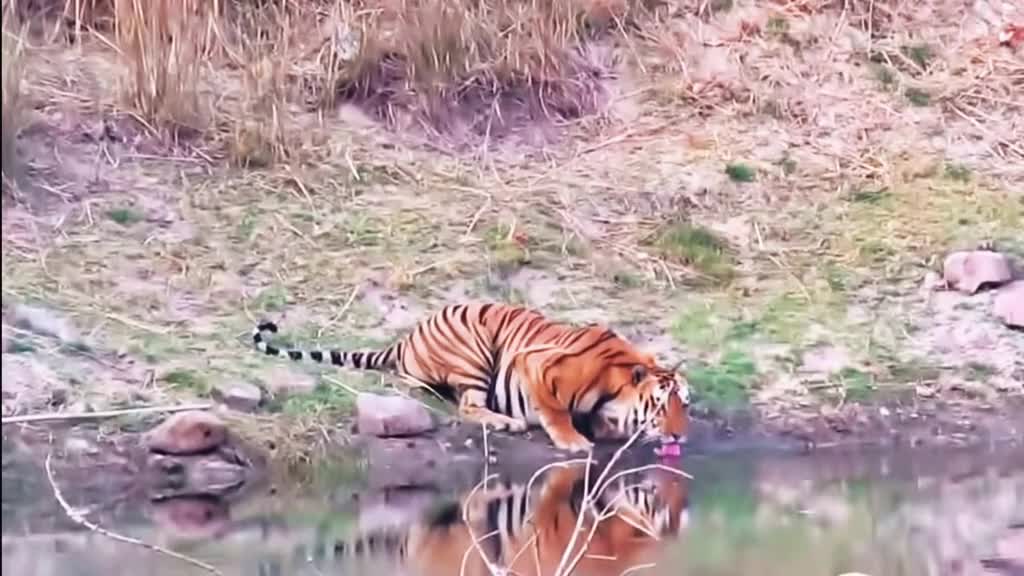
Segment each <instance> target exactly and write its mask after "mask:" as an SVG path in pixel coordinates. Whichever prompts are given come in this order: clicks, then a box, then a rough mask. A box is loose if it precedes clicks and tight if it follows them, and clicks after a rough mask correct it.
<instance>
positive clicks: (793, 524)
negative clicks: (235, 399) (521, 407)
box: [3, 450, 1024, 576]
mask: <svg viewBox="0 0 1024 576" xmlns="http://www.w3.org/2000/svg"><path fill="white" fill-rule="evenodd" d="M679 468H681V469H685V470H686V471H687V472H688V473H690V474H691V475H692V476H693V479H686V478H683V477H681V476H679V475H678V474H676V473H674V472H671V471H667V470H663V469H652V468H649V469H646V470H642V471H638V472H633V473H628V474H624V475H622V476H620V477H618V478H615V479H614V481H613V482H611V483H609V486H608V488H607V489H606V490H605V491H604V492H603V493H602V494H601V495H600V497H599V498H597V500H596V507H597V508H600V509H602V510H605V511H608V512H609V514H608V515H607V516H608V517H607V518H606V519H605V520H603V521H602V522H600V523H597V524H596V527H595V523H594V522H593V516H592V515H588V514H584V515H583V517H582V520H581V519H580V518H581V515H580V511H581V510H585V509H587V508H585V507H583V506H582V505H581V503H582V502H583V501H584V493H585V492H586V490H585V486H584V485H587V486H593V484H594V480H595V479H594V478H593V477H591V478H590V479H589V480H588V479H587V477H586V473H585V468H584V467H583V466H577V467H574V468H573V467H570V468H552V469H550V470H549V471H548V472H547V473H543V474H535V472H536V471H535V470H530V469H518V470H515V471H509V472H504V471H500V470H498V471H496V470H489V472H491V473H495V472H497V475H496V477H495V478H494V479H493V480H492V481H491V482H489V483H488V484H487V486H486V488H485V487H483V486H480V487H478V488H477V489H476V491H475V492H474V491H473V487H474V486H473V484H474V483H478V482H479V480H480V475H477V476H476V477H475V478H469V479H463V480H452V481H451V482H450V483H448V482H442V483H440V484H441V485H440V486H434V487H432V488H403V489H380V488H374V487H373V486H370V485H368V484H367V480H366V478H365V476H362V475H360V474H353V469H352V466H349V465H347V464H346V463H339V464H338V466H337V471H338V472H337V473H330V472H325V473H324V474H323V475H322V476H321V477H320V479H319V480H318V481H316V482H314V483H312V484H310V485H308V486H305V487H301V488H300V487H295V486H281V487H279V488H278V489H277V490H276V492H275V493H274V494H270V493H268V491H267V490H260V493H259V494H258V495H248V496H246V497H243V498H240V499H237V500H233V501H223V500H216V499H196V498H193V499H179V500H172V501H166V502H161V503H151V502H146V501H143V502H141V503H140V502H139V501H138V500H137V499H134V498H132V497H131V496H130V495H127V494H125V495H123V496H124V497H123V498H121V499H119V500H117V501H115V502H113V503H112V502H103V501H101V500H102V499H104V498H106V499H109V497H108V495H107V496H102V497H101V496H100V495H99V494H98V493H94V494H93V496H89V494H87V493H82V494H78V495H77V496H76V498H77V500H76V501H75V505H76V506H84V507H86V508H87V509H89V510H90V513H89V517H90V518H91V519H93V520H96V521H99V522H100V523H101V524H103V525H104V526H105V527H107V528H110V529H112V530H115V531H117V532H120V533H122V534H125V535H128V536H132V537H135V538H139V539H143V540H146V541H148V542H153V543H157V544H160V545H162V546H166V547H169V548H172V549H174V550H176V551H178V552H181V553H184V554H187V555H189V556H192V557H195V558H197V559H200V560H202V561H204V562H208V563H211V564H213V565H215V566H217V567H218V568H219V569H220V570H221V571H222V573H223V574H225V575H243V574H244V575H247V576H248V575H251V576H278V575H281V576H284V575H309V576H319V575H326V574H331V575H350V574H351V575H364V574H365V575H372V576H391V575H396V576H397V575H405V574H408V575H413V574H416V575H451V576H456V575H459V574H466V575H474V576H475V575H485V574H492V573H496V574H500V573H501V572H500V569H501V568H502V567H506V568H507V567H510V566H511V568H512V569H513V570H512V572H511V573H515V574H522V575H533V574H545V575H548V574H556V571H557V569H558V566H559V565H560V564H561V565H562V567H563V572H562V573H563V574H564V573H568V572H567V571H566V570H567V568H568V566H570V565H572V559H573V558H572V557H573V555H572V554H567V555H566V554H564V553H565V551H566V550H567V549H568V548H569V547H570V540H571V539H572V534H573V532H574V530H575V529H576V528H577V526H579V527H580V531H579V534H580V535H579V536H577V540H576V541H577V543H581V542H582V541H584V540H588V541H589V546H588V548H587V551H586V553H585V554H582V555H579V556H580V558H579V561H578V564H577V565H576V570H575V572H573V573H574V574H578V575H587V576H597V575H616V576H618V575H620V574H652V575H669V574H671V575H673V576H680V575H683V576H698V575H699V576H712V575H714V576H725V575H758V576H772V575H778V576H782V575H786V576H805V575H806V576H812V575H813V576H830V575H838V574H842V573H845V572H860V573H864V574H870V575H873V576H880V575H884V576H902V575H907V576H932V575H935V576H939V575H941V576H947V575H949V576H954V575H961V574H962V575H975V574H992V575H997V574H1003V575H1009V574H1015V575H1019V574H1024V455H1022V453H1021V451H1020V450H1016V451H1014V452H1002V453H979V452H976V451H975V452H966V451H965V452H951V453H942V454H936V453H930V452H924V451H918V452H915V453H913V454H895V453H889V454H875V455H858V456H854V455H849V454H847V455H831V456H830V455H824V454H821V455H815V456H804V457H797V456H779V455H761V456H756V457H755V456H752V455H731V456H726V457H723V456H715V457H690V458H684V460H683V462H682V463H681V464H680V465H679ZM595 474H596V472H595ZM531 479H533V484H532V485H531V484H530V481H531ZM471 494H472V497H470V495H471ZM90 498H94V499H95V500H96V501H95V502H92V503H91V504H90V502H89V501H88V500H89V499H90ZM588 501H589V500H588ZM616 506H617V508H616ZM616 510H617V513H614V511H616ZM588 534H589V536H588ZM474 541H475V543H474ZM467 550H468V552H467ZM574 550H576V551H578V550H579V547H577V548H574ZM481 553H483V554H485V555H486V556H487V558H488V559H489V560H490V562H491V564H492V566H491V568H489V567H488V566H487V564H486V563H485V562H483V561H482V560H481V557H480V554H481ZM563 555H566V556H567V559H566V560H563ZM492 569H493V572H492ZM3 570H4V573H5V574H17V575H24V576H30V575H38V576H88V575H97V576H98V575H108V574H143V573H151V574H155V575H171V574H174V575H183V574H202V573H203V572H202V571H201V570H199V569H195V568H193V567H190V566H188V565H186V564H183V563H181V562H180V561H177V560H174V559H171V558H168V557H165V556H161V555H159V554H155V553H153V552H150V551H148V550H145V549H143V548H140V547H138V546H131V545H125V544H122V543H118V542H114V541H112V540H110V539H108V538H105V537H103V536H100V535H98V534H94V533H90V532H88V531H85V530H82V529H80V528H78V527H77V526H75V525H74V524H72V523H70V522H68V521H67V520H66V518H65V517H64V516H63V514H62V512H61V510H60V509H59V508H58V507H56V505H55V503H54V501H53V498H52V494H51V493H50V492H49V484H48V483H47V481H46V478H45V476H44V475H41V469H40V467H39V463H38V462H34V463H26V462H22V461H18V460H16V459H15V458H13V457H10V456H9V455H8V454H6V453H5V463H4V485H3ZM8 570H12V572H7V571H8Z"/></svg>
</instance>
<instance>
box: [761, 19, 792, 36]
mask: <svg viewBox="0 0 1024 576" xmlns="http://www.w3.org/2000/svg"><path fill="white" fill-rule="evenodd" d="M765 30H766V31H767V32H768V33H769V34H773V35H776V36H783V35H785V34H786V33H787V32H789V20H786V19H785V18H784V17H782V16H772V17H771V18H769V19H768V24H767V25H766V26H765Z"/></svg>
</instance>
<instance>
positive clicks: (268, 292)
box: [252, 284, 288, 312]
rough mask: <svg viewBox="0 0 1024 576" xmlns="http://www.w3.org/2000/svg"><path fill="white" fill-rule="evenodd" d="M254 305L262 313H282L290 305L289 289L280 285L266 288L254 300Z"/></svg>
mask: <svg viewBox="0 0 1024 576" xmlns="http://www.w3.org/2000/svg"><path fill="white" fill-rule="evenodd" d="M252 305H253V308H255V309H257V310H259V311H261V312H280V311H282V310H284V309H285V307H286V306H287V305H288V289H287V288H285V287H284V286H282V285H280V284H276V285H274V286H271V287H270V288H266V289H264V290H263V291H261V292H260V293H259V294H258V295H257V296H256V297H255V298H253V304H252Z"/></svg>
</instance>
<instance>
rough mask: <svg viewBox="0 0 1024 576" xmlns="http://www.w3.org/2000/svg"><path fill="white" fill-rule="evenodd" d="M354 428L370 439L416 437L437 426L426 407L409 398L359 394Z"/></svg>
mask: <svg viewBox="0 0 1024 576" xmlns="http://www.w3.org/2000/svg"><path fill="white" fill-rule="evenodd" d="M356 426H357V429H358V430H359V433H360V434H366V435H370V436H378V437H389V436H415V435H417V434H423V433H425V432H430V431H431V430H433V429H434V428H435V426H436V424H435V422H434V418H433V417H432V416H431V414H430V411H429V410H427V407H426V406H424V405H423V404H421V403H420V402H417V401H415V400H413V399H411V398H404V397H402V396H382V395H380V394H370V393H362V394H359V396H357V397H356Z"/></svg>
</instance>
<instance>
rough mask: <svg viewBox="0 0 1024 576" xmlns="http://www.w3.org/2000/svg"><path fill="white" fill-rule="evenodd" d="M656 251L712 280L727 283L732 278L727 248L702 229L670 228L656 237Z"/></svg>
mask: <svg viewBox="0 0 1024 576" xmlns="http://www.w3.org/2000/svg"><path fill="white" fill-rule="evenodd" d="M657 247H658V249H659V251H660V252H661V254H662V255H663V256H665V257H667V258H669V259H672V260H675V261H677V262H680V263H682V264H685V265H687V266H692V267H693V268H695V269H697V270H698V271H700V272H702V273H704V274H706V275H708V276H710V277H712V278H714V279H716V280H728V279H729V278H731V277H732V276H733V273H734V270H733V265H732V258H731V257H730V255H729V253H728V245H727V244H726V243H725V241H724V240H722V239H721V238H719V237H718V235H716V234H715V233H714V232H712V231H711V230H708V229H707V228H705V227H703V226H698V225H695V224H689V223H679V224H674V225H672V226H670V227H668V229H666V230H665V231H664V232H662V234H661V235H660V236H659V237H658V240H657Z"/></svg>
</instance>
